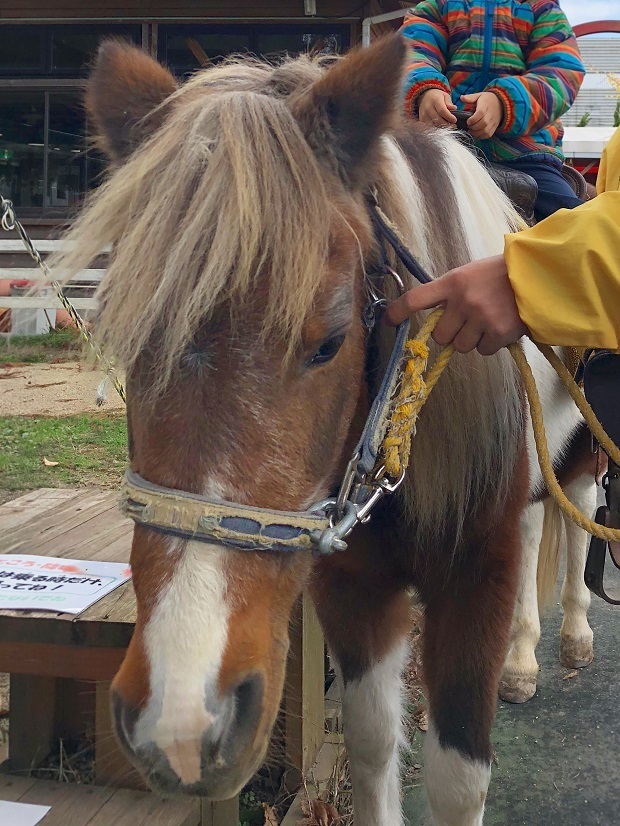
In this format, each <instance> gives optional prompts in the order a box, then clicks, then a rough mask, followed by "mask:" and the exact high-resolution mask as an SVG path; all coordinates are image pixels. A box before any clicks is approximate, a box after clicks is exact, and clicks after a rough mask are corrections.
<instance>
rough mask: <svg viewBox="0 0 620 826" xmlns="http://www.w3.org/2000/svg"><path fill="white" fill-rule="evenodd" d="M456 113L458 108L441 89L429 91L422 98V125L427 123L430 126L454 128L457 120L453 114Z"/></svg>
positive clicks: (420, 116) (420, 109)
mask: <svg viewBox="0 0 620 826" xmlns="http://www.w3.org/2000/svg"><path fill="white" fill-rule="evenodd" d="M454 111H456V106H455V105H454V104H453V103H452V98H451V97H450V95H449V94H448V93H447V92H442V90H441V89H429V90H428V92H424V94H423V95H422V97H421V98H420V105H419V107H418V117H419V118H420V120H421V121H422V123H427V124H429V126H452V125H453V124H454V123H456V118H455V117H454V115H453V114H452V112H454Z"/></svg>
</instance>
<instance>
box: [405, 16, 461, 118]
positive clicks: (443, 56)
mask: <svg viewBox="0 0 620 826" xmlns="http://www.w3.org/2000/svg"><path fill="white" fill-rule="evenodd" d="M444 2H445V0H422V2H421V3H419V4H418V5H417V6H416V7H415V11H412V12H411V13H410V14H408V15H407V17H405V22H404V23H403V25H402V27H401V29H400V33H401V34H402V35H403V36H404V37H405V38H406V39H407V41H408V46H409V63H408V66H407V76H406V78H405V111H406V113H407V114H408V115H409V116H410V117H417V116H418V111H417V110H418V102H419V98H420V95H422V94H423V93H424V92H427V91H428V90H429V89H441V90H442V91H444V92H447V93H448V94H450V84H449V83H448V79H447V77H446V76H445V74H444V72H445V70H446V65H447V62H448V59H449V57H448V28H447V26H446V23H445V21H444V19H443V6H444Z"/></svg>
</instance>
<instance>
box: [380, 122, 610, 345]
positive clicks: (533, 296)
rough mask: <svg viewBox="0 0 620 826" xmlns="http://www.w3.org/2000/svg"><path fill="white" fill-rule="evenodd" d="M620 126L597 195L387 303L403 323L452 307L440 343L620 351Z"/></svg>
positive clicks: (389, 316)
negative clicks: (531, 343)
mask: <svg viewBox="0 0 620 826" xmlns="http://www.w3.org/2000/svg"><path fill="white" fill-rule="evenodd" d="M619 190H620V129H617V130H616V132H615V133H614V135H613V137H612V138H611V140H610V142H609V144H608V145H607V147H606V149H605V151H604V153H603V157H602V160H601V167H600V171H599V176H598V180H597V191H598V193H599V194H598V196H597V197H596V198H595V199H594V200H592V201H589V202H588V203H586V204H584V205H583V206H579V207H577V208H576V209H573V210H566V209H562V210H560V211H559V212H556V213H555V214H554V215H552V216H550V217H549V218H546V219H545V220H544V221H542V222H541V223H540V224H537V225H536V226H534V227H531V228H530V229H526V230H524V231H523V232H519V233H516V234H514V235H507V236H506V240H505V248H504V255H503V256H501V255H500V256H497V257H494V258H487V259H484V260H482V261H475V262H473V263H471V264H466V265H465V266H463V267H458V268H457V269H455V270H451V271H450V272H449V273H447V274H446V275H445V276H443V277H442V278H440V279H439V280H437V281H434V282H433V283H432V284H425V285H422V286H420V287H415V288H414V289H412V290H410V291H409V292H407V293H405V294H404V295H403V296H401V297H400V298H399V299H397V300H396V301H395V302H393V303H392V304H391V305H390V306H389V307H388V309H387V312H386V320H387V321H388V323H390V324H398V323H399V322H400V321H403V320H404V319H405V318H406V317H407V316H409V315H412V314H413V313H415V312H418V311H419V310H425V309H429V308H431V307H436V306H438V305H440V304H443V305H444V306H445V312H444V314H443V316H442V317H441V319H440V321H439V323H438V324H437V326H436V327H435V331H434V333H433V338H434V339H435V341H436V342H437V343H438V344H442V345H446V344H450V343H452V344H453V345H454V347H455V349H456V350H457V351H458V352H461V353H466V352H469V351H470V350H474V349H477V350H478V352H480V353H481V354H482V355H492V354H493V353H496V352H497V351H498V350H499V349H500V348H501V347H505V346H506V345H508V344H512V343H513V342H515V341H518V340H519V339H520V338H521V336H523V335H526V334H527V335H530V336H531V338H533V339H534V340H535V341H538V342H541V343H543V344H555V345H561V346H564V347H578V348H579V347H584V348H593V349H609V350H614V351H620V191H619Z"/></svg>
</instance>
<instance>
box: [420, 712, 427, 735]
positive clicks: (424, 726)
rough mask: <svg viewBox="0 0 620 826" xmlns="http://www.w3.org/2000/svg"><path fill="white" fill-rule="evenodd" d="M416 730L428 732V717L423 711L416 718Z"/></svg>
mask: <svg viewBox="0 0 620 826" xmlns="http://www.w3.org/2000/svg"><path fill="white" fill-rule="evenodd" d="M418 728H419V729H420V731H428V717H427V716H426V712H425V711H423V712H422V714H420V717H419V718H418Z"/></svg>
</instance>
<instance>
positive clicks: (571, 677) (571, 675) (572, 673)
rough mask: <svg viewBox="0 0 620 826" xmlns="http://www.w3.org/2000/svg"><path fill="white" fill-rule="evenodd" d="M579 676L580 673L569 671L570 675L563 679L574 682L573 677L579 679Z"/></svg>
mask: <svg viewBox="0 0 620 826" xmlns="http://www.w3.org/2000/svg"><path fill="white" fill-rule="evenodd" d="M578 676H579V672H578V671H569V672H568V674H565V675H564V676H563V677H562V679H563V680H572V679H573V677H578Z"/></svg>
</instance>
